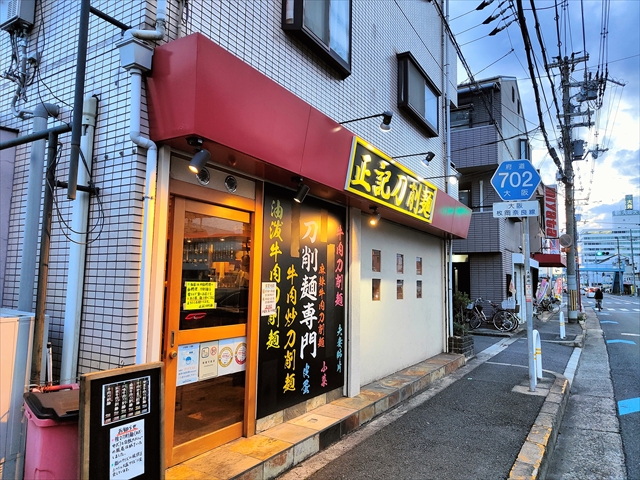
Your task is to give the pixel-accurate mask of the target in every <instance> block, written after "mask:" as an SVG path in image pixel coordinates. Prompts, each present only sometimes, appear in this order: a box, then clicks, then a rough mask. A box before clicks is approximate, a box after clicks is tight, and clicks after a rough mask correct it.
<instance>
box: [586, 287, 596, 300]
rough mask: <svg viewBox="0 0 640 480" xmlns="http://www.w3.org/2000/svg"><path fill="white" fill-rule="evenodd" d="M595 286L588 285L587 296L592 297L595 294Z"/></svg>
mask: <svg viewBox="0 0 640 480" xmlns="http://www.w3.org/2000/svg"><path fill="white" fill-rule="evenodd" d="M596 290H597V288H596V287H589V290H587V298H594V297H595V296H596Z"/></svg>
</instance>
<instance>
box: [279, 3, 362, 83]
mask: <svg viewBox="0 0 640 480" xmlns="http://www.w3.org/2000/svg"><path fill="white" fill-rule="evenodd" d="M282 29H283V30H285V31H288V32H291V33H292V34H293V35H295V36H296V37H298V38H299V39H300V40H301V41H302V42H303V43H304V44H305V45H307V46H308V47H309V48H311V49H312V50H314V51H315V52H316V53H317V54H318V55H320V56H321V57H322V58H324V60H325V61H327V62H328V63H329V64H330V65H331V66H333V67H334V68H335V69H336V70H338V72H339V73H340V74H341V75H342V77H343V78H346V77H348V76H349V75H350V74H351V0H283V8H282Z"/></svg>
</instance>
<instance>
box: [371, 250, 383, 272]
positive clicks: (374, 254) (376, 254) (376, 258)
mask: <svg viewBox="0 0 640 480" xmlns="http://www.w3.org/2000/svg"><path fill="white" fill-rule="evenodd" d="M380 258H381V255H380V250H371V270H372V271H374V272H379V271H380Z"/></svg>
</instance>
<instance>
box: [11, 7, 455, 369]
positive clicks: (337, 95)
mask: <svg viewBox="0 0 640 480" xmlns="http://www.w3.org/2000/svg"><path fill="white" fill-rule="evenodd" d="M36 3H37V7H36V19H37V22H36V25H35V26H34V28H33V29H32V30H31V31H30V33H29V41H30V46H29V49H28V50H29V51H30V52H31V51H38V52H41V53H42V63H41V65H40V68H39V75H38V77H37V78H36V79H35V81H34V83H33V85H31V86H30V87H29V89H28V90H27V100H26V101H24V102H20V103H19V107H20V108H25V109H33V108H34V107H35V106H36V105H37V104H39V103H40V102H48V103H55V104H58V105H60V107H61V108H62V109H63V114H62V115H61V117H62V120H63V121H65V122H70V119H71V111H72V108H73V106H72V103H73V97H74V84H75V64H76V44H77V38H76V34H77V30H78V29H77V22H78V15H79V8H80V2H60V1H54V0H41V1H39V2H36ZM167 3H168V10H169V11H168V13H167V19H168V25H167V38H166V39H165V40H164V41H171V40H173V39H175V38H177V37H178V36H184V35H188V34H190V33H193V32H201V33H203V34H205V35H207V36H208V37H209V38H211V39H212V40H213V41H214V42H216V43H218V44H219V45H221V46H222V47H223V48H225V49H227V50H228V51H230V52H231V53H233V54H234V55H236V56H238V57H239V58H241V59H242V60H243V61H245V62H247V63H248V64H250V65H252V66H253V67H254V68H256V69H258V70H259V71H260V72H262V73H263V74H265V75H267V76H268V77H270V78H271V79H273V80H274V81H276V82H277V83H279V84H281V85H283V86H284V87H285V88H287V89H288V90H290V91H291V92H293V93H294V94H296V95H298V96H299V97H301V98H302V99H304V100H305V101H306V102H308V103H310V104H311V105H313V106H314V107H316V108H318V109H319V110H321V111H322V112H324V113H325V114H327V115H329V116H330V117H332V118H334V119H336V120H338V121H344V120H348V119H353V118H357V117H361V116H365V115H371V114H374V113H378V112H382V111H383V110H387V109H391V110H393V111H394V113H395V115H394V118H393V122H392V127H393V129H392V131H391V132H390V133H388V134H384V133H382V132H381V131H380V130H379V129H378V128H377V127H378V123H379V122H377V121H376V120H370V121H362V122H357V123H353V124H350V125H349V128H350V129H351V130H353V131H354V132H355V133H357V134H358V135H360V136H362V137H364V138H366V139H367V140H369V141H371V142H372V143H373V144H375V145H376V146H377V147H379V148H380V149H381V150H383V151H384V152H386V153H387V154H390V155H392V156H398V155H405V154H411V153H419V152H425V151H433V152H436V158H435V159H434V160H433V161H432V162H431V164H430V165H429V166H428V167H425V166H423V165H422V164H421V163H420V160H421V159H422V157H420V156H416V157H409V158H406V159H403V164H405V165H407V166H408V167H409V168H411V169H412V170H414V171H415V172H416V173H417V174H419V175H422V176H424V177H432V176H440V175H443V174H444V173H445V169H444V166H445V162H444V158H445V151H446V150H445V146H446V145H445V131H444V127H443V125H444V110H442V114H441V117H440V125H441V128H440V133H441V135H440V136H439V137H436V138H428V137H426V136H425V134H424V133H423V132H422V130H420V129H419V128H417V126H416V125H415V123H414V122H413V121H412V120H411V119H410V118H409V117H408V116H407V115H405V114H402V113H400V112H399V111H398V108H397V62H396V54H397V53H399V52H404V51H411V52H412V53H413V55H414V56H415V57H416V58H417V60H418V62H419V63H420V64H421V66H422V67H423V68H424V70H425V71H426V72H427V74H428V75H429V76H430V77H431V80H432V81H433V82H434V83H435V84H436V85H438V86H439V88H440V89H441V90H442V91H443V92H444V91H445V88H443V75H442V63H443V62H442V55H441V52H440V49H441V36H440V32H441V25H440V20H439V17H438V15H437V11H436V9H435V7H434V5H433V4H432V3H430V2H417V1H408V0H399V1H397V2H391V1H389V2H361V1H354V2H353V29H352V31H353V34H352V52H353V60H352V74H351V75H350V76H349V77H348V78H346V79H345V80H341V79H339V78H338V76H337V75H336V74H335V72H334V71H333V70H332V69H331V68H330V67H328V66H327V64H326V63H325V62H324V61H323V60H321V59H320V58H319V57H318V56H316V55H315V54H314V53H312V52H311V51H309V49H308V48H306V47H305V46H304V45H303V44H302V43H300V42H299V41H298V40H295V39H293V38H292V37H290V36H288V35H287V34H285V33H284V32H283V31H282V29H281V26H280V21H281V8H282V2H280V1H279V0H271V1H267V0H264V1H221V0H220V1H214V0H207V1H202V2H188V8H186V9H184V10H183V11H182V17H181V19H179V18H178V12H179V5H180V4H181V2H178V1H177V0H168V2H167ZM91 4H92V6H93V7H95V8H97V9H98V10H101V11H103V12H104V13H106V14H108V15H110V16H112V17H114V18H116V19H118V20H120V21H121V22H123V23H125V24H127V25H129V26H131V27H134V28H147V29H150V28H152V27H153V24H154V21H155V10H156V5H155V1H144V0H136V1H127V2H115V1H112V0H93V1H92V2H91ZM120 38H121V32H120V30H119V29H118V28H116V27H114V26H112V25H110V24H109V23H107V22H105V21H103V20H101V19H99V18H97V17H95V16H93V15H92V16H91V18H90V32H89V42H88V56H87V63H86V65H87V73H86V87H85V95H92V94H93V95H97V96H98V98H99V100H100V101H99V115H98V124H97V129H96V136H95V151H94V155H93V159H92V160H93V172H94V175H93V178H94V182H95V184H96V185H97V186H98V187H100V189H101V193H100V198H99V201H98V200H97V199H95V198H94V199H92V201H91V207H90V220H89V229H90V230H91V234H90V236H89V240H90V241H91V244H90V245H89V246H88V248H87V267H86V284H85V289H84V295H83V304H84V309H83V313H82V330H81V337H80V355H79V356H80V359H79V373H83V372H87V371H92V370H100V369H106V368H111V367H115V366H118V365H121V364H124V365H128V364H131V363H133V362H134V359H135V338H136V331H137V308H138V296H139V268H140V252H141V230H142V226H141V221H142V215H143V212H142V207H143V202H142V195H143V192H144V177H145V167H146V165H145V163H146V152H144V151H139V149H138V148H137V147H136V146H135V145H134V144H133V143H132V142H131V140H130V139H129V131H128V119H129V98H130V87H129V76H128V73H127V72H125V71H124V70H122V69H121V68H120V66H119V54H118V51H117V49H116V47H115V43H116V42H117V41H118V40H120ZM0 52H4V53H3V54H2V55H0V70H1V71H6V70H7V69H8V68H9V64H10V60H11V57H10V52H11V48H10V42H9V35H8V34H6V33H5V32H0ZM453 58H455V53H454V52H453V49H450V50H449V63H450V75H451V78H452V79H455V78H456V62H455V61H451V60H452V59H453ZM454 83H455V80H454ZM0 84H1V85H2V88H1V89H0V125H1V126H3V127H7V128H13V129H16V130H19V131H20V133H21V134H26V133H30V125H31V122H30V121H24V120H21V119H19V118H16V117H15V116H14V115H13V114H12V112H11V109H10V105H11V100H12V97H13V92H14V91H15V86H14V85H13V84H12V83H11V82H10V81H8V80H2V81H1V83H0ZM450 91H451V89H450ZM143 97H144V96H143ZM452 101H453V102H454V103H455V98H453V99H452ZM146 115H147V111H146V102H145V100H144V98H143V112H142V134H143V135H146V134H147V132H148V120H147V118H146ZM59 123H60V122H59V121H58V122H54V121H53V120H51V121H50V122H49V125H50V126H53V125H54V124H59ZM70 139H71V136H70V134H68V135H63V136H61V137H60V142H61V143H62V155H61V159H60V163H59V167H58V173H57V177H58V178H60V179H62V180H66V177H67V172H68V157H69V143H70ZM29 152H30V146H29V145H23V146H21V147H19V148H18V149H17V150H16V162H15V173H14V185H15V187H14V194H13V198H12V203H11V219H10V222H11V225H10V229H9V240H8V247H7V262H6V263H7V266H6V280H5V288H4V297H3V302H4V304H3V306H4V307H9V308H15V307H16V305H17V299H18V285H19V270H20V262H21V244H22V235H23V231H24V225H23V222H24V219H23V217H24V211H25V206H26V185H27V179H28V175H33V174H34V172H29V167H28V166H29ZM80 168H82V165H81V166H80ZM35 174H37V172H36V173H35ZM433 182H434V183H435V184H436V185H438V186H443V180H442V179H437V180H433ZM451 193H452V195H454V196H456V195H457V190H456V189H455V188H453V190H452V192H451ZM70 215H71V202H69V201H68V200H67V199H66V192H65V191H63V190H60V189H59V190H57V191H56V209H55V212H54V221H53V227H52V231H53V234H52V242H51V259H50V263H49V275H50V276H49V288H48V292H47V294H48V297H47V313H48V314H49V315H50V317H51V328H50V339H51V340H52V342H53V348H54V352H55V358H56V365H55V367H56V372H57V371H58V369H59V365H58V360H57V359H58V358H59V352H60V351H61V348H62V324H63V318H64V310H65V295H66V281H67V264H68V255H69V249H68V245H69V243H68V240H67V238H66V237H65V235H64V233H65V232H67V227H66V225H65V222H68V221H69V219H70ZM34 293H35V292H34Z"/></svg>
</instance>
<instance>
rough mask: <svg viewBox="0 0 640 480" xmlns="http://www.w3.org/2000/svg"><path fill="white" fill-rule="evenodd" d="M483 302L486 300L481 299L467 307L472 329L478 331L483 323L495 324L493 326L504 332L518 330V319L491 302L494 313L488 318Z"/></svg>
mask: <svg viewBox="0 0 640 480" xmlns="http://www.w3.org/2000/svg"><path fill="white" fill-rule="evenodd" d="M483 302H484V300H483V299H482V297H480V298H477V299H476V301H475V302H473V303H470V304H469V305H468V306H467V311H468V318H469V327H470V328H472V329H476V328H478V327H480V325H482V324H483V323H493V326H494V327H495V328H496V329H497V330H500V331H502V332H509V331H512V330H515V329H516V328H518V325H519V323H518V317H516V316H515V315H514V314H513V313H511V312H510V311H509V310H506V309H504V308H502V307H501V306H500V305H499V304H497V303H494V302H492V301H491V300H488V302H489V303H490V304H491V306H492V307H493V313H492V314H491V316H490V317H487V315H486V314H485V313H484V309H483V307H482V303H483Z"/></svg>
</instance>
